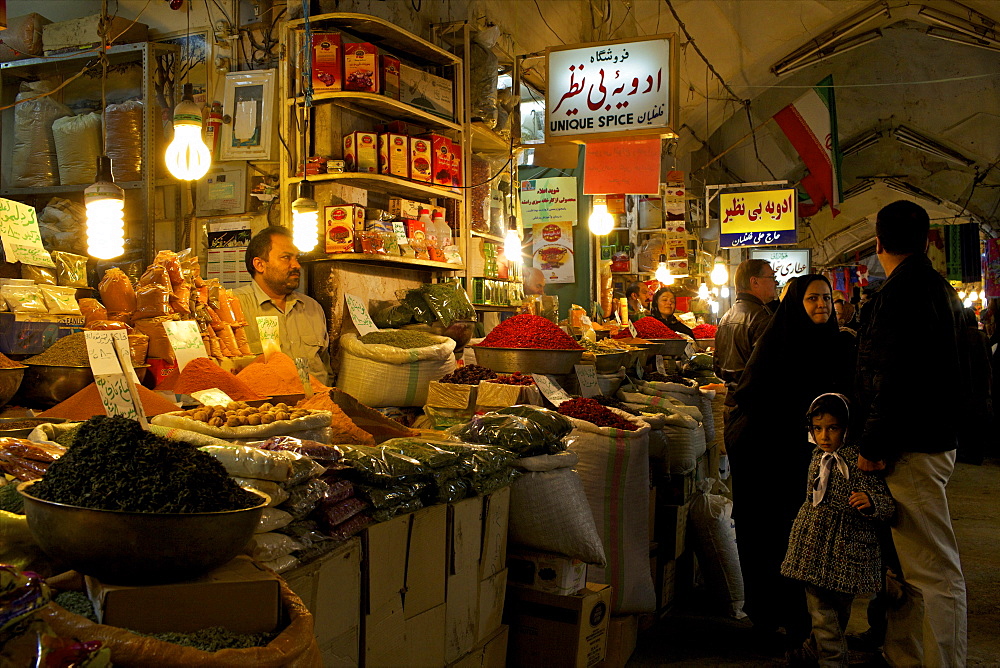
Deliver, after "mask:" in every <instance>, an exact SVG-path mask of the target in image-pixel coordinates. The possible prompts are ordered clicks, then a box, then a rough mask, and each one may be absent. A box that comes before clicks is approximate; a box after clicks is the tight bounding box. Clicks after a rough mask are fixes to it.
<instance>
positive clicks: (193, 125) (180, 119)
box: [166, 83, 212, 181]
mask: <svg viewBox="0 0 1000 668" xmlns="http://www.w3.org/2000/svg"><path fill="white" fill-rule="evenodd" d="M193 91H194V89H193V87H192V86H191V84H189V83H186V84H184V97H182V98H181V101H180V104H178V105H177V106H176V107H174V139H173V141H171V142H170V145H169V146H167V154H166V161H167V170H168V171H169V172H170V173H171V174H173V175H174V176H175V177H177V178H178V179H180V180H182V181H197V180H198V179H200V178H201V177H203V176H205V174H207V173H208V168H209V166H210V165H211V164H212V153H211V151H209V150H208V146H206V145H205V140H204V139H202V136H201V128H202V121H203V119H202V116H201V107H199V106H198V104H197V103H196V102H195V101H194V92H193Z"/></svg>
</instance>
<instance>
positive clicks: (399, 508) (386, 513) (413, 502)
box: [371, 499, 424, 522]
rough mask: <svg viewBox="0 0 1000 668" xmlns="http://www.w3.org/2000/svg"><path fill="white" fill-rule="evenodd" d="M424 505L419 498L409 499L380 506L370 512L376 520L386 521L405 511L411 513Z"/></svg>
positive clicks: (403, 513) (404, 513)
mask: <svg viewBox="0 0 1000 668" xmlns="http://www.w3.org/2000/svg"><path fill="white" fill-rule="evenodd" d="M423 507H424V503H423V501H421V500H420V499H410V500H409V501H404V502H403V503H400V504H398V505H395V506H389V507H386V508H381V509H379V510H375V511H373V512H372V514H371V515H372V519H373V520H375V521H376V522H388V521H389V520H391V519H392V518H393V517H398V516H399V515H406V514H407V513H412V512H416V511H418V510H420V509H421V508H423Z"/></svg>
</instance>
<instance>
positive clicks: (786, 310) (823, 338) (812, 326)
mask: <svg viewBox="0 0 1000 668" xmlns="http://www.w3.org/2000/svg"><path fill="white" fill-rule="evenodd" d="M813 281H822V282H823V283H826V286H827V287H828V288H830V294H831V299H832V295H833V288H832V287H831V286H830V281H828V280H827V278H826V276H822V275H821V274H806V275H805V276H797V277H795V278H793V279H792V280H791V281H790V282H789V284H788V291H787V292H786V293H785V297H784V299H782V300H781V304H780V305H779V306H778V310H777V311H775V313H774V317H772V318H771V324H770V326H768V328H767V330H766V331H765V332H764V334H763V335H762V336H761V341H763V340H764V339H765V338H767V339H775V340H776V341H780V342H781V344H782V347H783V348H785V349H787V350H789V351H790V352H791V351H792V350H804V351H807V352H808V351H809V350H810V349H812V350H814V351H815V352H819V351H818V350H815V348H814V346H817V345H824V344H828V343H829V342H830V341H831V340H832V339H833V338H834V337H835V336H836V335H837V332H838V331H840V328H839V327H838V326H837V314H836V313H835V312H834V310H833V302H832V301H831V302H830V317H829V319H827V321H826V322H825V323H823V324H822V325H818V324H816V323H814V322H813V321H812V319H811V318H810V317H809V316H808V314H806V309H805V307H804V306H803V305H802V300H803V299H805V296H806V292H807V291H808V289H809V286H810V285H812V283H813ZM751 359H753V358H752V356H751ZM802 361H804V360H802Z"/></svg>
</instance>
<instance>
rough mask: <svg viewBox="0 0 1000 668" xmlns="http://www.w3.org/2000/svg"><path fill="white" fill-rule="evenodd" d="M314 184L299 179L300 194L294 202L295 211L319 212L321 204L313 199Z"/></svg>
mask: <svg viewBox="0 0 1000 668" xmlns="http://www.w3.org/2000/svg"><path fill="white" fill-rule="evenodd" d="M313 193H314V190H313V184H311V183H309V182H308V181H299V196H298V197H297V198H296V199H295V201H294V202H292V211H293V212H294V213H319V205H318V204H316V200H315V199H313Z"/></svg>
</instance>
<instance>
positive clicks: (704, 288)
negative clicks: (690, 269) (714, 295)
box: [698, 281, 708, 299]
mask: <svg viewBox="0 0 1000 668" xmlns="http://www.w3.org/2000/svg"><path fill="white" fill-rule="evenodd" d="M698 299H708V284H707V283H705V282H704V281H702V282H701V285H699V286H698Z"/></svg>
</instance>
